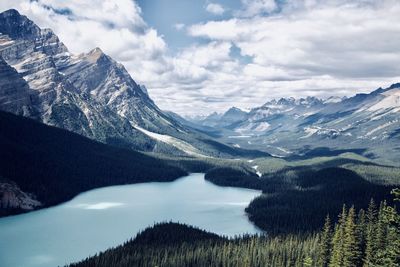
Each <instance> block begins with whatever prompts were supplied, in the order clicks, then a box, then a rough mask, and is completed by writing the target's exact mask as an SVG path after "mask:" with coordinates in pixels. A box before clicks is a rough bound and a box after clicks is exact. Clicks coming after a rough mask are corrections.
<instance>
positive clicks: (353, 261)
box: [343, 207, 360, 267]
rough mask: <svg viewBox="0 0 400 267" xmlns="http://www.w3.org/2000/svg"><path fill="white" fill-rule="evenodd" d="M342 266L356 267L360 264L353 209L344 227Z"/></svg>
mask: <svg viewBox="0 0 400 267" xmlns="http://www.w3.org/2000/svg"><path fill="white" fill-rule="evenodd" d="M343 249H344V252H343V265H344V266H346V267H356V266H358V265H359V264H358V263H359V262H360V247H359V243H358V237H357V226H356V223H355V209H354V207H351V208H350V209H349V213H348V215H347V218H346V222H345V227H344V244H343Z"/></svg>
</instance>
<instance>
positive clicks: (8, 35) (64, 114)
mask: <svg viewBox="0 0 400 267" xmlns="http://www.w3.org/2000/svg"><path fill="white" fill-rule="evenodd" d="M0 25H1V27H0V32H1V34H0V56H1V57H2V58H3V59H4V60H2V61H1V62H0V67H1V68H2V70H4V71H2V73H1V76H0V83H1V84H4V86H2V87H1V88H0V94H1V97H2V100H1V102H0V106H1V109H2V110H6V111H10V112H13V113H15V114H20V115H25V116H28V117H37V118H38V119H40V120H41V121H43V122H44V123H46V124H49V125H54V126H57V127H60V128H64V129H67V130H70V131H73V132H76V133H79V134H82V135H84V136H87V137H90V138H93V139H96V140H99V141H102V142H107V143H113V144H126V145H128V146H130V147H132V148H134V149H140V150H152V149H153V148H154V146H155V144H156V142H155V141H154V140H151V139H150V138H148V137H147V136H146V135H144V134H143V133H141V132H140V131H137V130H136V129H134V128H132V127H131V124H130V122H129V121H128V120H127V119H125V118H123V117H121V116H119V115H118V114H117V113H116V112H114V111H113V110H112V109H110V108H109V107H108V106H107V105H104V104H103V103H101V102H98V101H96V100H95V99H94V98H93V97H92V96H91V95H90V92H88V91H86V90H83V89H81V88H77V87H76V86H74V84H73V83H72V82H71V81H69V80H68V77H66V75H65V74H64V73H63V72H62V71H60V69H59V67H60V66H64V67H65V62H73V59H74V57H72V56H71V55H70V53H69V52H68V49H67V48H66V47H65V45H64V44H63V43H62V42H60V40H59V39H58V37H57V36H56V35H55V34H54V33H53V32H52V31H51V30H50V29H40V28H39V27H38V26H36V25H35V24H34V23H33V22H32V21H30V20H29V19H28V18H26V17H25V16H22V15H20V14H19V13H18V12H17V11H15V10H9V11H5V12H3V13H1V14H0ZM75 59H76V58H75ZM13 68H14V70H13ZM81 78H82V79H86V78H88V77H86V76H83V77H81ZM88 80H89V81H90V79H89V78H88ZM29 89H30V90H29ZM30 110H33V111H36V113H34V112H28V111H30Z"/></svg>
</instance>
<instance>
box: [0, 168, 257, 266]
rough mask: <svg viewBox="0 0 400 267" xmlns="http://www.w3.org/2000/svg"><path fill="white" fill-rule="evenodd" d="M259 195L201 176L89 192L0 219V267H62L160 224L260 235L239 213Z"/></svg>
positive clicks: (230, 233)
mask: <svg viewBox="0 0 400 267" xmlns="http://www.w3.org/2000/svg"><path fill="white" fill-rule="evenodd" d="M260 194H261V192H260V191H256V190H248V189H241V188H231V187H221V186H216V185H214V184H212V183H210V182H208V181H206V180H204V174H201V173H195V174H191V175H189V176H186V177H182V178H180V179H178V180H176V181H174V182H169V183H141V184H133V185H123V186H111V187H104V188H100V189H95V190H91V191H88V192H85V193H82V194H80V195H78V196H77V197H75V198H74V199H72V200H71V201H68V202H65V203H64V204H61V205H58V206H55V207H52V208H47V209H43V210H38V211H34V212H30V213H26V214H22V215H17V216H11V217H6V218H2V219H0V266H1V267H33V266H40V267H47V266H49V267H50V266H51V267H54V266H64V265H65V264H68V263H71V262H73V261H79V260H81V259H84V258H86V257H87V256H89V255H94V254H95V253H98V252H100V251H103V250H105V249H107V248H109V247H112V246H116V245H119V244H122V243H123V242H124V241H126V240H127V239H129V238H131V237H134V236H135V235H136V234H137V233H138V231H140V230H143V229H145V228H146V227H148V226H151V225H153V224H154V223H156V222H163V221H174V222H182V223H187V224H190V225H194V226H197V227H199V228H201V229H205V230H208V231H211V232H214V233H217V234H220V235H226V236H234V235H240V234H244V233H248V234H256V233H261V231H260V230H259V229H257V228H256V227H255V226H254V225H253V224H252V223H251V222H250V221H249V220H248V218H247V216H246V214H245V211H244V209H245V207H246V206H247V205H248V204H249V203H250V201H251V200H252V199H253V198H255V197H256V196H258V195H260Z"/></svg>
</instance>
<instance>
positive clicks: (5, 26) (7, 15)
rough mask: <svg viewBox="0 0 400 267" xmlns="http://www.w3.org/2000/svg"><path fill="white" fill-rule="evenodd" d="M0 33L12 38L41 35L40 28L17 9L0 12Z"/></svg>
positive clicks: (31, 37)
mask: <svg viewBox="0 0 400 267" xmlns="http://www.w3.org/2000/svg"><path fill="white" fill-rule="evenodd" d="M0 33H2V34H5V35H8V36H9V37H11V38H13V39H35V38H37V37H38V36H40V35H41V30H40V28H39V27H38V26H37V25H36V24H35V23H33V21H31V20H30V19H28V18H27V17H26V16H23V15H21V14H20V13H19V12H18V11H17V10H15V9H10V10H7V11H4V12H2V13H0Z"/></svg>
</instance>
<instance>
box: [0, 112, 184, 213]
mask: <svg viewBox="0 0 400 267" xmlns="http://www.w3.org/2000/svg"><path fill="white" fill-rule="evenodd" d="M185 174H186V172H185V171H183V170H182V169H180V168H177V167H173V166H170V165H169V164H167V163H166V162H165V161H163V160H160V159H155V158H153V157H150V156H147V155H144V154H142V153H139V152H135V151H132V150H126V149H121V148H117V147H113V146H109V145H105V144H102V143H98V142H95V141H92V140H90V139H87V138H85V137H82V136H79V135H77V134H74V133H71V132H68V131H65V130H62V129H58V128H54V127H50V126H46V125H44V124H41V123H38V122H35V121H33V120H30V119H26V118H23V117H18V116H15V115H12V114H10V113H5V112H0V176H2V177H4V178H7V179H10V180H12V181H14V182H15V183H17V184H18V186H19V187H20V188H21V189H22V190H23V191H24V192H29V193H33V194H35V195H36V196H37V198H38V200H39V201H41V202H43V203H44V205H45V206H50V205H54V204H58V203H61V202H64V201H66V200H68V199H70V198H72V197H74V196H75V195H77V194H78V193H80V192H83V191H87V190H90V189H93V188H96V187H102V186H109V185H117V184H128V183H138V182H148V181H172V180H174V179H176V178H178V177H180V176H183V175H185ZM3 215H4V214H3Z"/></svg>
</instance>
